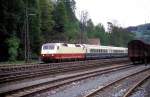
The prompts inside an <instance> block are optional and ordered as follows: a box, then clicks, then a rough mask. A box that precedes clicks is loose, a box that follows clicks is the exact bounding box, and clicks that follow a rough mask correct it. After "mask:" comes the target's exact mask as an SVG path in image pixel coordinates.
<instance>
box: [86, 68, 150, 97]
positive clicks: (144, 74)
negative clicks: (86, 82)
mask: <svg viewBox="0 0 150 97" xmlns="http://www.w3.org/2000/svg"><path fill="white" fill-rule="evenodd" d="M148 78H150V68H148V69H144V70H142V71H139V72H136V73H133V74H130V75H127V76H126V77H123V78H120V79H118V80H116V81H113V82H111V83H109V84H107V85H105V86H103V87H99V88H97V89H95V90H93V91H91V92H89V93H88V94H86V95H85V96H84V97H129V96H130V94H131V93H132V92H133V90H134V89H135V88H136V87H138V86H139V85H140V84H142V82H143V81H145V80H146V79H148ZM125 83H128V84H130V86H126V88H125V86H123V85H127V84H125ZM117 88H118V89H117ZM113 89H114V90H113ZM108 91H109V93H108Z"/></svg>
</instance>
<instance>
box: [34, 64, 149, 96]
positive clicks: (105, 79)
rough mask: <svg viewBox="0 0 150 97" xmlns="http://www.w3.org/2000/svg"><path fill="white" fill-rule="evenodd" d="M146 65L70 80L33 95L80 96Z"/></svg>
mask: <svg viewBox="0 0 150 97" xmlns="http://www.w3.org/2000/svg"><path fill="white" fill-rule="evenodd" d="M147 67H148V66H147ZM147 67H146V66H138V67H136V68H135V67H132V68H128V69H125V70H118V71H115V72H111V73H108V74H103V75H100V76H96V77H92V78H88V79H86V80H81V81H76V82H72V83H70V84H68V85H64V86H62V87H59V88H56V89H53V90H49V91H47V92H44V93H41V94H36V95H35V96H34V97H81V96H83V95H85V94H87V93H88V92H90V91H91V90H93V89H96V88H98V87H102V86H104V85H106V84H108V83H109V82H111V81H114V80H116V79H120V78H122V77H124V76H126V75H128V74H130V73H134V72H137V71H140V70H141V69H145V68H147ZM149 67H150V66H149ZM32 97H33V96H32Z"/></svg>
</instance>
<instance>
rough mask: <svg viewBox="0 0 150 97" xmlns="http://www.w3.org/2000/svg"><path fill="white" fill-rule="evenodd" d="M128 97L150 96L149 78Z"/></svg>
mask: <svg viewBox="0 0 150 97" xmlns="http://www.w3.org/2000/svg"><path fill="white" fill-rule="evenodd" d="M130 97H150V78H149V79H148V80H146V82H145V83H143V84H142V85H141V86H140V87H138V88H137V89H135V92H134V93H132V95H131V96H130Z"/></svg>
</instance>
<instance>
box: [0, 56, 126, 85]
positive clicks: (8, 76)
mask: <svg viewBox="0 0 150 97" xmlns="http://www.w3.org/2000/svg"><path fill="white" fill-rule="evenodd" d="M123 62H128V61H127V60H126V59H123V60H119V59H116V60H106V59H105V60H103V61H102V60H100V61H98V60H91V61H81V62H63V63H52V64H40V65H37V66H35V65H33V66H32V65H26V66H19V67H17V66H12V67H7V68H6V67H5V68H0V70H1V73H0V84H3V83H6V82H11V81H17V80H22V79H26V78H32V77H36V76H38V77H39V76H44V75H50V74H51V75H53V74H56V73H61V72H68V71H73V70H74V71H75V70H82V69H87V68H93V67H94V68H96V67H100V66H103V65H109V64H110V63H111V64H114V63H123Z"/></svg>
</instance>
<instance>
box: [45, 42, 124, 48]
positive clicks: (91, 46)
mask: <svg viewBox="0 0 150 97" xmlns="http://www.w3.org/2000/svg"><path fill="white" fill-rule="evenodd" d="M63 44H67V46H68V47H75V46H76V45H80V46H81V47H83V46H85V47H88V48H95V49H98V48H101V49H108V48H109V49H127V48H126V47H114V46H103V45H90V44H68V43H45V44H43V45H57V46H61V45H63Z"/></svg>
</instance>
